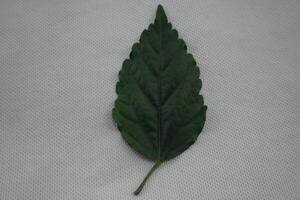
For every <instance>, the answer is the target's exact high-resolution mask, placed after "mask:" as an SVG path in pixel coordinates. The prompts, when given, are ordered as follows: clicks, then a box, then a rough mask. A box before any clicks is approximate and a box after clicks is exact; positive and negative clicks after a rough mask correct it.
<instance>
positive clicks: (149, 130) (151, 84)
mask: <svg viewBox="0 0 300 200" xmlns="http://www.w3.org/2000/svg"><path fill="white" fill-rule="evenodd" d="M199 74H200V72H199V68H198V67H197V66H196V62H195V60H194V58H193V56H192V55H191V54H188V53H187V47H186V45H185V42H184V41H183V40H182V39H178V33H177V31H176V30H175V29H172V25H171V24H170V23H168V20H167V17H166V15H165V12H164V10H163V8H162V6H161V5H159V6H158V8H157V13H156V18H155V22H154V24H150V26H149V28H148V29H147V30H144V31H143V33H142V35H141V37H140V41H139V43H136V44H134V45H133V47H132V51H131V53H130V59H127V60H125V61H124V63H123V66H122V70H121V71H120V73H119V82H118V83H117V87H116V92H117V94H118V98H117V100H116V102H115V108H114V109H113V119H114V120H115V122H116V123H117V126H118V129H119V130H120V132H121V134H122V136H123V138H124V139H125V140H126V142H127V143H128V144H129V145H130V146H131V147H132V148H133V149H134V150H136V151H137V152H139V153H140V154H142V155H143V156H145V157H147V158H149V159H151V160H153V161H155V162H156V164H155V165H154V166H153V168H152V170H151V171H150V172H149V174H148V175H147V176H146V178H145V179H144V182H143V183H142V184H141V186H140V187H139V188H138V190H137V191H136V192H135V194H138V193H139V192H140V191H141V189H142V187H143V185H144V183H145V182H146V180H147V179H148V177H149V176H150V174H151V173H152V172H153V171H154V170H155V169H156V168H157V167H158V166H159V165H160V164H161V163H162V162H163V161H166V160H169V159H172V158H174V157H176V156H178V155H179V154H181V153H182V152H183V151H185V150H186V149H187V148H189V146H190V145H192V144H193V143H194V142H195V141H196V139H197V137H198V135H199V133H200V132H201V130H202V128H203V126H204V122H205V113H206V109H207V107H206V106H205V105H204V104H203V103H204V102H203V97H202V96H201V95H199V91H200V89H201V85H202V83H201V80H200V79H199Z"/></svg>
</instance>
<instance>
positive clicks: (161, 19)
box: [155, 4, 168, 24]
mask: <svg viewBox="0 0 300 200" xmlns="http://www.w3.org/2000/svg"><path fill="white" fill-rule="evenodd" d="M155 22H156V23H158V24H166V23H167V22H168V19H167V16H166V13H165V11H164V8H163V6H162V5H161V4H159V5H158V6H157V11H156V17H155Z"/></svg>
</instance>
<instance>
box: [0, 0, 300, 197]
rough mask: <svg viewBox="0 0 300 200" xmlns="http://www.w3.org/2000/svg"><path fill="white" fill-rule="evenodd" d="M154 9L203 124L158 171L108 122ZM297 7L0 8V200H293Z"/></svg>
mask: <svg viewBox="0 0 300 200" xmlns="http://www.w3.org/2000/svg"><path fill="white" fill-rule="evenodd" d="M159 3H161V4H162V5H163V6H164V8H165V11H166V13H167V16H168V17H169V20H170V21H171V22H172V23H173V25H174V27H175V28H176V29H177V30H178V32H179V35H180V37H182V38H183V39H184V40H185V41H186V43H187V46H188V51H189V52H190V53H192V54H193V55H194V57H195V59H196V61H197V63H198V65H199V66H200V70H201V75H200V77H201V79H202V80H203V89H202V90H201V93H202V94H203V96H204V100H205V103H206V105H208V111H207V122H206V124H205V128H204V129H203V131H202V133H201V134H200V136H199V138H198V140H197V142H196V143H195V144H194V145H193V146H192V147H191V148H190V149H188V150H187V151H186V152H185V153H183V154H182V155H180V156H179V157H177V158H176V159H174V160H172V161H170V162H167V163H165V164H164V165H162V166H161V167H160V168H159V169H158V170H157V171H156V172H155V174H154V175H153V176H152V177H151V179H150V180H149V182H148V183H147V185H146V186H145V188H144V190H143V191H142V193H141V194H140V196H139V197H137V198H135V197H134V196H133V195H132V192H133V191H134V190H135V189H136V187H137V186H138V185H139V183H140V182H141V180H142V178H143V177H144V176H145V174H146V173H147V172H148V170H149V169H150V168H151V166H152V165H153V163H151V162H150V161H147V160H145V159H143V158H142V157H141V156H139V155H138V154H136V153H135V152H134V151H132V150H131V149H130V147H128V145H127V144H126V143H125V142H124V141H123V140H122V138H121V136H120V134H119V132H118V131H117V129H116V127H115V126H114V124H113V122H112V119H111V109H112V107H113V102H114V100H115V99H116V94H115V84H116V82H117V74H118V71H119V70H120V68H121V64H122V62H123V60H124V59H126V58H128V55H129V53H130V49H131V46H132V44H133V43H134V42H136V41H138V39H139V36H140V33H141V32H142V30H143V29H144V28H146V27H148V25H149V24H150V23H151V22H152V21H153V20H154V15H155V11H156V7H157V5H158V4H159ZM299 57H300V1H299V0H249V1H248V0H240V1H239V0H201V1H200V0H189V1H182V0H178V1H140V0H132V1H129V0H127V1H125V0H122V1H121V0H113V1H112V0H72V1H71V0H48V1H46V0H19V1H18V0H0V199H1V200H15V199H18V200H19V199H20V200H21V199H22V200H44V199H45V200H48V199H49V200H50V199H51V200H54V199H55V200H66V199H70V200H90V199H92V200H93V199H95V200H110V199H112V200H128V199H150V200H156V199H159V200H176V199H178V200H183V199H184V200H186V199H187V200H190V199H191V200H200V199H249V200H253V199H258V200H261V199H268V200H275V199H280V200H299V199H300V58H299Z"/></svg>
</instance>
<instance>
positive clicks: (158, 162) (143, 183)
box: [133, 161, 161, 195]
mask: <svg viewBox="0 0 300 200" xmlns="http://www.w3.org/2000/svg"><path fill="white" fill-rule="evenodd" d="M160 164H161V161H157V162H156V163H155V164H154V165H153V167H152V168H151V169H150V171H149V172H148V173H147V175H146V177H145V178H144V180H143V182H142V183H141V184H140V186H139V187H138V188H137V189H136V191H134V193H133V194H134V195H138V194H139V193H140V192H141V191H142V189H143V187H144V185H145V183H146V182H147V180H148V178H149V177H150V176H151V174H152V173H153V172H154V171H155V170H156V169H157V168H158V167H159V166H160Z"/></svg>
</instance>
